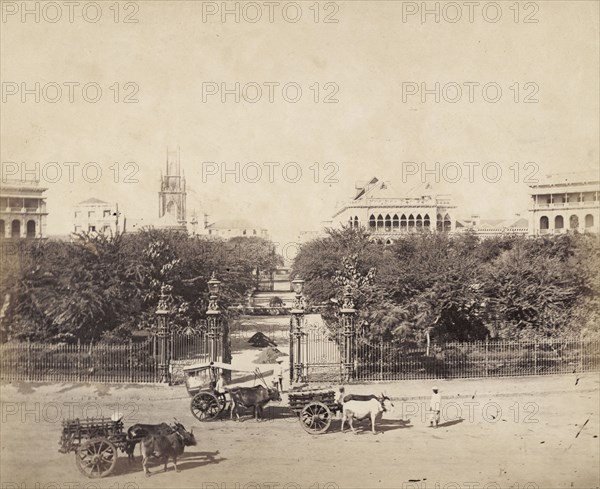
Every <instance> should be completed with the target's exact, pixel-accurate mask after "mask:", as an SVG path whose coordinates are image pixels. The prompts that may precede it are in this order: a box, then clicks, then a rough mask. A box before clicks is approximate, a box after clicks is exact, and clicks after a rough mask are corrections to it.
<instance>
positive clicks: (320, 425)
mask: <svg viewBox="0 0 600 489" xmlns="http://www.w3.org/2000/svg"><path fill="white" fill-rule="evenodd" d="M331 418H332V413H331V410H330V409H329V408H328V407H327V406H326V405H325V404H323V403H322V402H317V401H313V402H311V403H309V404H307V405H306V406H304V407H303V408H302V411H301V412H300V424H301V425H302V428H304V430H305V431H306V432H308V433H310V434H312V435H320V434H321V433H325V432H326V431H327V430H328V429H329V426H331Z"/></svg>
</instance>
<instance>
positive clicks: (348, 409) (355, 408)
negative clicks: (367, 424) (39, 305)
mask: <svg viewBox="0 0 600 489" xmlns="http://www.w3.org/2000/svg"><path fill="white" fill-rule="evenodd" d="M386 401H387V402H388V403H389V404H390V405H391V406H392V407H393V406H394V405H393V404H392V403H391V401H390V398H389V397H387V396H384V395H383V394H382V395H381V397H376V396H374V395H373V396H357V395H351V394H350V395H347V396H346V397H345V398H344V402H343V409H342V433H343V432H344V425H345V424H346V420H347V421H348V424H349V425H350V429H351V430H352V433H354V434H356V430H355V429H354V425H353V420H355V419H356V420H358V421H362V420H363V419H367V418H370V419H371V431H372V433H373V434H374V435H376V434H377V432H376V431H375V422H376V421H377V420H379V419H381V416H382V415H383V413H384V412H386V411H387V409H386V407H385V404H386Z"/></svg>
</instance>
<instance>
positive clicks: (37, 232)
mask: <svg viewBox="0 0 600 489" xmlns="http://www.w3.org/2000/svg"><path fill="white" fill-rule="evenodd" d="M46 190H47V189H45V188H43V187H40V186H39V182H37V181H20V180H18V181H10V180H7V181H6V182H2V197H0V238H12V239H21V238H28V239H38V238H44V237H46V217H47V216H48V212H46V197H44V196H43V193H44V192H45V191H46Z"/></svg>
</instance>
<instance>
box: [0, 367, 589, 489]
mask: <svg viewBox="0 0 600 489" xmlns="http://www.w3.org/2000/svg"><path fill="white" fill-rule="evenodd" d="M576 378H577V377H576V376H550V377H543V378H540V377H537V378H531V377H530V378H523V379H495V380H494V381H485V380H462V381H448V382H438V384H439V385H440V389H441V390H442V393H443V394H444V396H445V397H444V405H445V410H444V411H443V413H442V414H443V419H442V425H441V426H440V427H439V428H437V429H431V428H428V427H427V425H426V422H425V420H424V413H423V411H422V402H423V401H422V400H423V399H424V397H425V396H426V395H428V392H430V391H429V389H430V387H431V385H430V384H432V382H417V381H412V382H402V383H389V384H379V385H377V386H368V387H362V388H361V387H356V388H354V390H356V391H369V390H374V391H378V390H386V391H387V392H388V393H389V394H391V397H392V398H393V399H394V404H395V408H394V412H391V413H386V415H385V417H384V419H383V420H382V422H381V424H380V425H379V426H378V429H379V431H380V432H382V433H381V434H378V435H375V436H373V435H371V434H370V433H369V432H368V431H366V428H367V425H366V424H363V425H361V426H360V427H361V428H362V429H363V430H365V431H361V432H360V433H359V434H358V435H353V434H351V433H340V432H339V423H340V422H339V420H334V422H333V425H332V429H330V431H329V432H328V433H327V434H324V435H320V436H311V435H309V434H307V433H305V432H304V431H303V430H302V428H301V427H300V426H299V424H298V422H297V421H296V420H295V419H294V418H292V417H289V413H288V412H287V409H286V407H285V406H286V402H285V400H284V402H282V403H281V404H279V405H273V406H272V407H271V409H269V410H268V411H267V414H268V416H269V417H270V419H269V420H268V421H264V422H262V423H256V422H255V421H254V420H250V419H249V416H246V418H244V421H243V422H241V423H236V422H232V421H229V420H224V421H216V422H208V423H200V422H198V421H196V420H195V418H193V417H192V415H191V414H190V411H189V398H188V397H187V394H186V392H185V389H184V388H183V387H181V386H176V387H171V388H169V387H167V386H131V387H127V388H125V387H108V386H105V385H96V386H94V385H88V386H80V385H56V384H55V385H49V384H39V385H32V384H21V385H4V386H2V389H1V391H0V392H1V394H2V424H1V452H0V453H1V461H0V464H1V466H0V469H1V479H2V488H5V489H13V488H14V489H16V488H19V489H21V488H22V487H36V488H48V489H50V488H63V487H65V488H67V487H70V488H81V487H88V488H90V489H91V488H93V487H106V488H115V489H116V488H119V489H120V488H126V489H127V488H129V489H133V488H142V487H143V488H146V487H148V488H150V487H152V488H153V487H156V488H159V487H172V488H187V487H190V488H192V487H193V488H205V489H229V488H234V489H256V488H260V489H263V488H265V489H266V488H284V487H286V489H296V488H299V487H302V488H309V487H310V488H315V489H317V488H318V489H333V488H372V487H380V488H391V487H401V488H415V489H427V488H435V489H438V488H444V487H445V488H447V489H450V488H462V487H480V488H481V487H485V484H488V485H487V487H488V488H492V487H501V488H509V487H512V488H515V489H516V488H519V489H522V488H524V487H529V488H535V487H539V488H542V487H544V488H546V487H547V488H558V487H567V488H569V487H585V488H596V487H598V485H599V483H600V482H599V460H600V459H599V451H600V449H599V447H600V443H599V440H598V434H599V420H598V413H599V390H598V388H599V378H598V374H587V375H584V376H579V380H578V381H576ZM575 382H577V384H575ZM348 389H349V388H348ZM492 393H495V394H492ZM473 396H474V397H473ZM115 410H120V411H122V412H123V413H124V414H125V415H126V426H128V425H130V424H133V423H135V422H159V421H163V420H166V421H169V420H170V419H171V418H172V417H173V416H176V417H177V418H178V419H179V420H180V421H181V422H182V423H183V424H184V425H185V426H186V427H188V428H191V427H193V428H194V432H195V433H196V436H197V439H198V440H199V444H198V446H196V447H192V448H191V449H188V450H187V451H186V453H185V455H184V458H183V459H182V460H181V462H180V464H179V466H180V468H181V469H182V471H181V472H180V473H175V472H174V471H173V470H172V469H171V470H170V471H169V472H168V473H162V472H159V467H158V465H157V464H154V465H153V467H152V470H153V472H155V475H153V476H152V477H150V478H146V477H144V476H143V475H142V473H141V459H140V457H139V455H137V457H136V461H135V464H134V465H128V463H127V459H126V457H125V456H121V457H120V458H119V460H118V465H117V468H116V470H115V472H114V473H113V475H111V476H110V477H108V478H105V479H101V480H99V481H98V480H96V481H91V480H89V479H87V478H85V477H84V476H82V475H81V474H80V473H79V471H78V470H77V468H76V466H75V463H74V455H73V454H68V455H63V454H60V453H58V451H57V448H58V445H57V442H58V440H59V437H60V431H61V425H60V422H61V421H62V419H65V418H68V417H73V415H75V416H79V417H85V416H86V415H87V416H94V415H97V414H104V415H110V414H111V413H112V412H114V411H115ZM588 419H589V421H588V422H587V424H586V425H585V426H583V424H584V423H585V421H586V420H588ZM582 428H583V429H582ZM579 430H581V433H580V434H579V436H577V437H576V435H577V433H578V432H579ZM170 467H172V466H171V465H170ZM527 483H530V484H529V485H527ZM36 484H37V485H36ZM475 484H478V485H475Z"/></svg>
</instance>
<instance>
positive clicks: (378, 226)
mask: <svg viewBox="0 0 600 489" xmlns="http://www.w3.org/2000/svg"><path fill="white" fill-rule="evenodd" d="M382 227H383V216H382V215H381V214H379V215H378V216H377V229H381V228H382Z"/></svg>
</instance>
